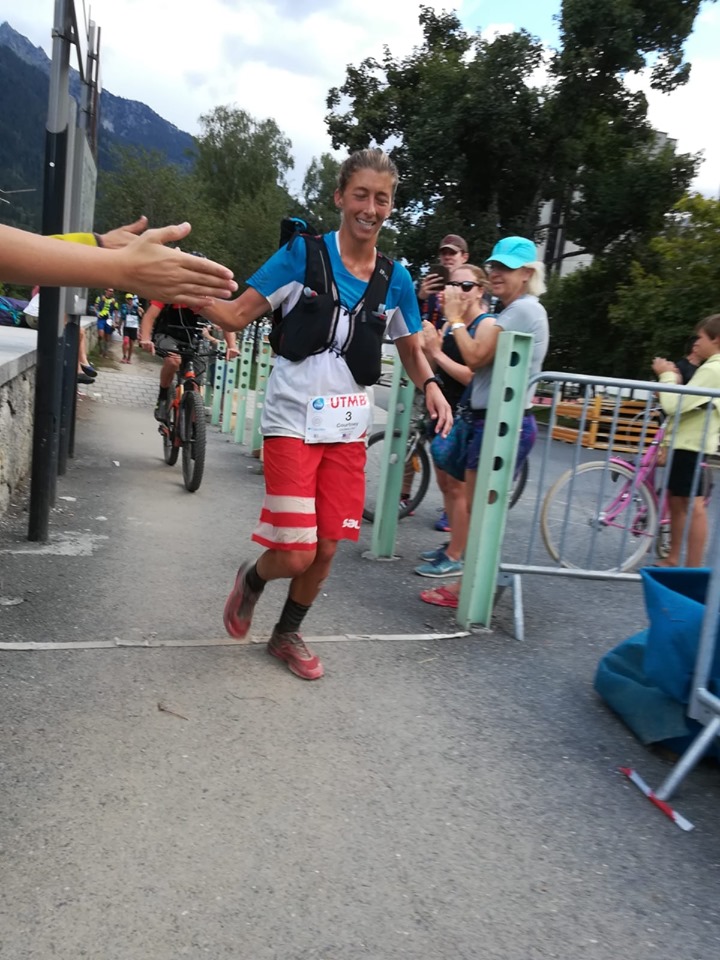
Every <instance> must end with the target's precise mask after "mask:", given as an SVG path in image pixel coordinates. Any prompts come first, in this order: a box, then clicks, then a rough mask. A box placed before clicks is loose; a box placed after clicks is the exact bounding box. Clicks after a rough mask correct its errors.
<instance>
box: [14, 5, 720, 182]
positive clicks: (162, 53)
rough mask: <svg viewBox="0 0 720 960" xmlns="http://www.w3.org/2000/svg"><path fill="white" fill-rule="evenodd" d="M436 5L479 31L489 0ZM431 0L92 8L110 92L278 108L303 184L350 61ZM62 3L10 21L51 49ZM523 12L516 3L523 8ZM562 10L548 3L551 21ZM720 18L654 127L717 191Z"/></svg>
mask: <svg viewBox="0 0 720 960" xmlns="http://www.w3.org/2000/svg"><path fill="white" fill-rule="evenodd" d="M538 2H539V0H538ZM424 3H425V5H428V6H431V7H433V8H435V9H436V10H438V11H441V10H446V9H452V8H455V9H456V10H457V11H458V12H459V16H460V17H461V19H463V11H465V12H466V16H465V17H464V22H465V23H466V26H467V29H468V30H469V31H471V32H474V31H475V29H476V15H477V14H478V10H479V4H478V2H477V0H474V2H473V0H462V2H455V3H448V2H447V0H424ZM419 4H420V0H392V2H387V3H384V4H383V5H382V6H378V5H377V4H365V3H361V2H360V0H201V2H200V3H198V2H196V0H194V2H190V0H92V2H91V4H90V6H91V16H92V18H93V19H94V20H95V21H96V22H97V23H98V24H99V25H100V27H101V29H102V49H101V63H102V74H103V83H104V86H105V88H106V89H107V90H110V91H111V92H112V93H114V94H116V95H117V96H122V97H125V98H127V99H131V100H139V101H141V102H143V103H146V104H148V105H149V106H150V107H152V109H153V110H155V111H156V112H157V113H159V114H160V115H161V116H162V117H164V118H165V119H167V120H169V121H170V122H171V123H174V124H175V125H176V126H178V127H180V128H181V129H182V130H187V131H188V132H189V133H197V132H198V129H199V128H198V118H199V116H200V115H201V114H203V113H208V112H209V111H211V110H212V109H213V108H214V107H215V106H218V105H220V104H236V105H237V106H239V107H241V108H243V109H245V110H247V111H248V112H249V113H251V114H252V115H253V116H254V117H256V118H257V119H264V118H266V117H273V118H274V119H275V121H276V122H277V124H278V126H279V127H280V129H281V130H282V131H283V132H284V133H285V134H286V135H287V136H288V137H290V139H291V140H292V142H293V153H294V155H295V158H296V170H295V176H294V178H293V183H294V185H298V184H299V183H300V182H301V180H302V176H303V174H304V171H305V169H306V167H307V165H308V163H309V162H310V160H311V158H312V157H313V156H318V155H319V154H320V153H322V152H325V151H328V150H330V141H329V138H328V135H327V132H326V129H325V123H324V117H325V114H326V113H327V108H326V106H325V99H326V97H327V93H328V90H329V89H330V87H333V86H339V85H341V84H342V83H343V81H344V79H345V71H346V67H347V65H348V64H359V63H360V62H361V61H362V60H363V59H364V58H366V57H368V56H374V57H376V58H380V57H381V56H382V50H383V46H384V45H385V44H387V45H388V46H389V47H390V50H391V51H392V54H393V55H394V56H396V57H400V56H403V55H405V54H406V53H408V52H409V51H410V50H411V48H412V47H413V45H415V44H417V43H419V42H420V38H421V31H420V26H419V24H418V10H419ZM557 5H558V6H559V3H558V4H557ZM482 6H483V8H484V6H485V5H484V4H483V5H482ZM520 6H522V7H523V8H524V9H526V10H527V7H526V6H525V5H522V4H521V5H520ZM553 8H554V5H553ZM488 9H489V5H488ZM53 10H54V0H23V3H22V4H15V5H13V10H12V15H11V20H10V22H11V25H12V26H13V27H14V28H15V29H16V30H18V31H19V32H20V33H22V34H24V35H25V36H27V37H29V38H30V40H31V41H32V42H33V43H35V44H39V45H41V46H43V47H44V49H45V50H46V51H47V52H48V53H50V50H51V46H50V32H51V28H52V20H53ZM519 10H520V7H517V8H514V10H513V16H515V14H516V13H519ZM492 12H495V13H496V12H497V11H496V10H493V11H492ZM508 12H510V11H509V10H508ZM552 12H553V11H550V12H547V19H548V22H549V20H550V13H552ZM5 15H6V16H7V15H8V14H5ZM488 19H490V18H489V17H488ZM515 19H517V17H516V18H515ZM718 24H720V10H719V9H718V8H717V7H712V6H704V7H703V8H702V10H701V14H700V16H699V17H698V22H697V23H696V32H695V35H694V38H695V39H696V40H697V42H698V43H700V42H702V44H703V47H704V49H708V46H709V48H710V49H712V50H713V52H712V53H710V52H708V55H707V57H706V58H698V57H696V58H695V60H694V63H693V73H692V79H691V81H690V83H689V84H688V86H687V87H685V88H684V89H681V90H679V91H677V92H676V93H674V94H672V95H671V96H670V97H665V98H662V97H659V96H658V95H656V94H654V93H649V94H648V99H649V102H650V120H651V122H652V123H653V125H654V126H656V127H658V128H659V129H661V130H663V131H666V132H667V133H668V135H669V136H670V137H672V138H674V139H677V141H678V145H679V149H681V150H683V151H688V152H695V151H698V150H704V151H705V155H706V160H705V162H704V164H703V166H702V169H701V173H700V177H699V179H698V187H699V188H700V189H702V190H704V191H705V192H710V193H713V194H714V195H716V194H717V188H718V186H719V185H720V140H719V138H720V134H719V133H718V126H717V125H716V124H715V123H714V121H713V120H712V117H711V115H710V112H709V111H710V109H711V105H712V103H713V102H714V93H715V90H716V89H718V85H719V84H718V81H720V63H718V61H717V60H714V59H712V57H713V56H714V49H716V48H717V45H718V44H717V40H718V37H717V27H718ZM516 25H517V24H512V23H510V22H509V20H508V21H507V22H502V21H497V22H494V23H490V24H488V26H486V27H485V28H484V29H483V30H482V35H483V36H484V37H485V38H486V39H491V38H492V37H493V36H497V35H499V34H503V33H507V32H509V31H510V30H511V29H513V28H514V26H516ZM713 34H714V35H715V43H714V45H711V44H710V40H711V38H712V36H713ZM539 76H540V77H542V76H543V74H542V73H540V74H539Z"/></svg>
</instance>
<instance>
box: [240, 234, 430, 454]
mask: <svg viewBox="0 0 720 960" xmlns="http://www.w3.org/2000/svg"><path fill="white" fill-rule="evenodd" d="M323 240H324V241H325V245H326V246H327V249H328V252H329V254H330V263H331V264H332V269H333V275H334V278H335V284H336V286H337V289H338V294H339V296H340V302H341V311H340V318H339V321H338V324H337V329H336V332H335V339H334V341H333V345H334V346H337V347H338V352H335V351H334V350H333V349H332V348H331V349H329V350H324V351H323V352H322V353H316V354H312V355H311V356H309V357H307V358H306V359H305V360H300V361H297V362H294V361H291V360H287V359H286V358H285V357H277V359H276V361H275V366H274V368H273V372H272V376H271V377H270V379H269V381H268V386H267V394H266V398H265V403H264V405H263V414H262V432H263V434H264V435H265V436H291V437H303V436H304V435H305V421H306V412H307V404H308V401H309V400H310V399H311V398H312V397H315V396H342V395H344V394H348V393H360V392H365V387H364V386H361V385H360V384H358V383H356V382H355V379H354V377H353V376H352V374H351V373H350V368H349V367H348V365H347V363H346V362H345V359H344V358H343V357H342V356H340V355H339V349H340V346H341V345H342V344H343V343H344V342H345V340H346V339H347V336H348V332H349V311H350V310H352V308H354V307H355V306H356V305H357V304H358V303H359V301H360V299H361V298H362V296H363V294H364V292H365V290H366V288H367V281H365V280H360V279H359V278H358V277H356V276H354V275H353V274H352V273H350V271H349V270H348V269H347V268H346V267H345V265H344V264H343V262H342V259H341V258H340V250H339V248H338V239H337V233H334V232H333V233H328V234H325V236H324V237H323ZM305 255H306V254H305V240H304V239H303V237H297V238H296V239H295V241H294V242H293V243H292V245H291V246H290V248H289V249H288V246H287V245H286V246H284V247H281V248H280V249H279V250H278V251H277V252H276V253H274V254H273V255H272V257H270V259H269V260H267V261H266V262H265V263H264V264H263V265H262V266H261V267H260V268H259V269H258V270H256V271H255V273H254V274H253V275H252V276H251V277H250V278H249V280H248V281H247V283H248V286H250V287H253V289H255V290H257V291H258V293H260V294H262V296H264V297H265V298H266V299H267V300H268V301H269V303H270V306H271V307H272V309H273V310H276V309H277V308H278V307H280V308H281V309H282V313H283V316H285V314H287V313H288V312H289V311H290V310H292V308H293V307H294V306H295V304H296V303H297V301H298V299H299V297H300V295H301V294H302V291H303V287H304V285H305ZM385 309H386V313H387V317H388V323H387V327H386V334H387V336H388V337H389V338H390V339H392V340H397V339H398V338H399V337H406V336H408V335H409V334H413V333H418V332H419V331H420V330H421V328H422V324H421V322H420V311H419V310H418V305H417V299H416V296H415V289H414V287H413V283H412V280H411V279H410V274H409V273H408V271H407V269H406V268H405V267H404V266H403V265H402V264H401V263H397V262H395V265H394V267H393V272H392V277H391V278H390V286H389V287H388V292H387V300H386V304H385Z"/></svg>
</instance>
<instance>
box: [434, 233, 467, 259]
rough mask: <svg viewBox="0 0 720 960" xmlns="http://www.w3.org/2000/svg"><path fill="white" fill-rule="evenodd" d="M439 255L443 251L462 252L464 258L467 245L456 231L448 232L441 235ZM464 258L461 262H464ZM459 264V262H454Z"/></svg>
mask: <svg viewBox="0 0 720 960" xmlns="http://www.w3.org/2000/svg"><path fill="white" fill-rule="evenodd" d="M439 250H440V256H441V257H442V255H443V252H446V253H453V254H455V253H464V254H465V260H467V258H468V245H467V243H466V242H465V241H464V240H463V238H462V237H459V236H458V235H457V234H456V233H449V234H448V235H447V236H446V237H443V238H442V240H441V241H440V247H439ZM465 260H463V261H462V262H463V263H464V262H465ZM456 266H459V264H456Z"/></svg>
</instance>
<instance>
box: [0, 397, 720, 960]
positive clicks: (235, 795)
mask: <svg viewBox="0 0 720 960" xmlns="http://www.w3.org/2000/svg"><path fill="white" fill-rule="evenodd" d="M81 411H82V412H81V416H82V420H81V423H80V424H79V427H78V437H77V457H76V460H75V461H74V462H73V463H72V464H71V467H70V469H69V472H68V475H67V476H66V477H65V478H63V479H61V481H60V484H59V491H58V492H59V494H60V497H61V498H64V499H59V500H58V508H57V510H56V511H54V513H53V518H52V531H53V538H52V540H51V542H50V544H48V545H42V546H39V545H30V544H28V543H27V541H26V540H25V539H24V533H25V526H26V517H25V515H24V514H23V512H22V509H21V508H18V510H16V511H15V512H13V513H11V514H9V515H8V516H7V517H6V518H5V519H4V520H3V522H2V523H0V596H2V597H3V598H5V600H8V601H19V602H16V603H13V605H2V606H0V628H1V630H2V635H3V639H4V640H5V641H6V642H13V643H16V644H21V643H27V642H38V641H46V642H51V643H56V644H57V643H60V642H78V641H87V642H94V643H99V642H102V641H105V642H107V643H108V646H105V647H102V648H96V649H80V648H77V647H76V648H74V649H70V650H66V649H54V650H52V649H51V650H34V651H23V650H21V649H20V648H19V647H18V648H17V649H13V650H10V651H3V652H0V716H1V717H2V729H3V732H4V736H3V750H2V753H1V754H0V760H1V762H2V777H1V779H0V783H1V784H2V786H1V787H0V789H1V790H2V809H3V817H2V820H1V821H0V851H1V856H2V878H3V879H2V885H1V887H0V956H1V957H2V958H3V960H4V958H8V960H29V958H33V960H48V958H51V957H52V958H59V960H77V958H80V957H88V958H91V960H121V958H122V960H128V958H133V960H136V958H137V960H140V958H142V960H145V958H148V960H149V958H152V960H176V958H179V957H189V958H192V960H200V958H206V957H210V958H233V960H266V958H267V960H270V958H272V960H355V958H359V957H368V958H373V960H395V958H400V957H408V958H413V960H439V958H440V960H445V958H448V960H460V958H472V960H478V958H481V960H485V958H488V960H495V958H497V960H501V958H502V960H536V958H563V960H576V958H577V957H583V958H592V960H617V958H618V957H632V958H633V960H715V958H716V957H717V956H718V953H719V952H720V916H719V913H718V901H717V887H718V882H719V881H720V830H719V829H718V818H717V810H718V797H719V795H720V794H719V791H720V777H719V776H718V769H717V766H713V765H703V766H701V767H700V768H699V769H698V770H696V771H695V772H694V773H693V774H692V775H691V777H690V778H688V780H687V781H686V782H685V784H684V785H683V787H682V789H681V790H680V792H679V793H678V795H677V797H676V799H675V803H676V805H677V807H678V809H680V810H681V812H682V813H683V814H684V815H685V816H687V817H688V818H689V819H690V820H692V821H693V822H694V823H695V824H696V829H695V830H694V831H693V832H692V833H683V832H681V831H680V830H678V829H677V827H675V826H674V825H673V824H672V823H671V822H670V821H669V820H667V819H666V818H664V817H663V816H662V815H661V814H660V813H659V812H658V811H657V810H655V809H654V808H653V807H652V806H651V805H650V804H649V803H648V802H647V800H645V799H644V798H643V797H642V796H641V795H640V793H639V792H638V791H637V790H636V789H635V787H633V786H630V785H629V784H628V783H627V782H626V781H625V779H624V778H623V777H622V776H621V775H620V774H619V773H618V770H617V768H618V766H620V765H630V766H635V767H637V768H638V769H639V770H640V772H641V773H642V775H643V776H644V777H645V778H646V779H647V780H648V781H649V782H650V783H652V784H654V785H657V784H658V783H659V782H660V781H661V780H662V779H663V777H664V776H665V775H666V773H667V771H668V769H669V762H668V760H666V759H664V758H663V757H660V756H658V755H657V754H655V753H653V752H652V751H649V750H647V749H645V748H644V747H642V746H641V744H640V743H639V742H638V741H637V740H636V739H635V738H634V736H633V735H632V734H631V733H630V732H629V731H628V730H627V729H626V728H625V727H623V725H622V724H621V723H620V722H619V721H618V720H617V718H616V717H615V716H614V715H613V714H611V713H610V712H609V711H608V710H607V709H606V707H605V706H604V704H603V703H602V702H601V701H600V700H599V699H598V697H597V696H596V695H595V694H594V692H593V689H592V681H593V676H594V671H595V667H596V665H597V662H598V659H599V657H600V656H601V655H602V654H603V653H604V652H605V651H606V650H608V649H609V648H610V647H612V646H614V645H615V644H617V643H618V642H619V641H620V640H622V639H623V638H625V637H626V636H628V635H630V634H631V633H634V632H636V631H637V630H639V629H641V628H642V627H643V626H644V625H645V618H644V611H643V607H642V600H641V595H640V588H639V586H638V585H636V584H622V585H617V584H608V583H581V582H578V581H562V582H561V583H560V582H558V581H556V580H553V579H551V578H545V577H535V578H526V583H525V587H524V591H525V608H526V630H527V640H526V641H525V642H524V643H522V644H521V643H518V642H517V641H515V640H513V639H512V638H511V624H512V615H511V614H512V611H511V608H510V604H509V602H508V600H507V599H506V598H503V600H502V601H501V602H500V604H499V605H498V607H497V609H496V614H495V617H494V620H493V625H492V630H491V631H489V632H479V633H477V634H473V635H470V636H464V637H459V638H458V637H456V638H454V639H438V638H437V636H438V635H442V634H446V633H452V632H453V631H454V629H455V624H454V622H453V620H452V617H451V615H450V614H449V612H448V611H446V610H442V609H439V608H431V607H428V606H426V605H424V604H422V603H420V602H419V601H418V599H417V593H418V590H419V589H420V587H421V586H424V585H426V584H425V583H423V582H421V581H420V579H419V578H418V577H416V576H415V575H414V574H413V572H412V569H413V566H414V565H415V563H416V562H417V560H416V556H417V552H418V551H419V550H420V549H422V548H423V547H425V546H427V545H428V543H429V542H436V541H437V539H438V538H439V535H437V534H435V533H433V532H432V530H431V525H432V521H433V520H434V519H435V517H436V516H437V507H438V501H437V500H435V499H433V498H434V497H435V494H434V493H433V494H432V495H431V496H429V497H428V499H427V501H426V502H425V503H424V504H423V505H422V506H421V508H420V509H419V511H418V513H417V515H416V516H415V517H413V518H409V519H408V520H406V521H403V523H402V524H400V529H399V534H398V545H397V552H398V554H399V555H400V559H399V560H397V561H395V562H386V563H376V562H372V561H368V560H364V559H362V552H363V550H365V549H367V546H368V544H369V531H368V530H364V531H363V533H362V536H361V541H360V543H359V544H358V545H346V546H344V547H343V548H342V550H341V551H340V555H339V557H338V561H337V564H336V566H335V568H334V571H333V574H332V576H331V578H330V579H329V580H328V582H327V584H326V586H325V589H324V591H323V596H322V597H321V598H320V600H319V601H318V603H317V605H316V607H315V608H313V610H312V611H311V614H310V615H309V617H308V620H307V629H306V633H307V634H308V635H310V636H312V637H314V638H317V640H316V641H313V642H316V643H317V647H318V649H319V651H320V652H321V655H322V657H323V661H324V663H325V666H326V676H325V677H324V678H323V679H322V680H321V681H319V682H317V683H306V682H303V681H300V680H298V679H297V678H295V677H293V676H292V675H291V674H290V673H289V672H287V670H286V669H285V668H284V667H283V665H282V664H280V663H279V662H278V661H276V660H274V659H271V658H270V657H268V656H267V655H266V653H265V650H264V647H263V645H262V643H245V644H232V645H221V643H220V642H221V641H222V643H223V644H224V641H225V639H226V638H224V637H223V632H222V621H221V610H222V604H223V602H224V599H225V596H226V593H227V590H228V588H229V586H230V583H231V581H232V577H233V574H234V570H235V567H236V565H237V563H238V562H239V560H240V559H241V558H242V557H244V556H247V555H251V554H252V555H254V554H255V553H256V552H257V551H256V550H255V548H254V547H253V546H251V545H249V542H248V541H249V532H250V530H251V529H252V526H253V525H254V522H255V519H256V515H257V511H258V506H259V504H260V500H261V494H262V477H261V476H260V474H259V472H258V465H257V462H256V461H254V460H253V459H252V458H251V457H249V456H247V454H246V453H245V452H244V451H243V449H242V448H239V447H237V446H235V445H234V444H232V443H230V442H228V440H227V439H226V437H225V436H223V435H221V434H219V433H218V432H217V431H216V430H214V429H212V430H210V446H209V451H208V465H207V473H206V477H205V480H204V481H203V486H202V487H201V489H200V491H198V493H196V494H193V495H191V494H188V493H187V492H186V491H185V490H184V488H183V487H182V484H181V479H180V471H179V467H175V468H172V469H171V468H168V467H167V466H165V464H164V463H163V462H162V461H161V459H160V439H159V437H158V435H157V433H156V431H155V426H154V423H153V421H152V417H151V413H150V411H147V410H141V409H133V408H130V407H120V406H113V405H111V404H107V403H99V402H98V403H93V402H92V400H87V401H83V403H82V404H81ZM518 516H520V514H518ZM513 531H514V532H512V536H514V537H516V538H520V537H522V535H523V534H522V529H518V528H513ZM283 593H284V591H283V588H282V587H281V586H280V585H272V586H271V587H270V588H269V589H268V591H267V596H265V597H264V598H263V601H262V603H261V604H260V605H259V607H258V612H257V616H256V622H255V624H254V630H253V634H254V637H255V639H257V640H262V638H263V636H266V635H267V632H268V631H269V629H270V628H271V627H272V624H273V622H274V619H275V617H276V615H277V611H278V609H279V606H280V604H281V603H282V599H283ZM368 634H371V635H375V636H377V637H378V638H379V639H372V640H371V639H363V638H362V636H361V637H360V638H357V635H368ZM350 636H355V637H356V638H355V639H351V638H350ZM429 636H430V637H431V638H428V637H429ZM116 638H117V640H116ZM117 642H121V643H133V644H135V646H133V647H130V648H118V647H116V646H114V644H115V643H117ZM161 643H166V644H175V645H168V646H153V644H161ZM144 644H146V645H144ZM179 644H186V645H185V646H181V645H179Z"/></svg>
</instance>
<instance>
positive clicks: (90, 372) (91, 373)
mask: <svg viewBox="0 0 720 960" xmlns="http://www.w3.org/2000/svg"><path fill="white" fill-rule="evenodd" d="M80 369H81V370H82V372H83V373H84V374H86V376H88V377H93V378H95V377H96V376H97V370H96V369H95V367H93V366H91V365H90V364H89V363H81V364H80Z"/></svg>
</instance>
